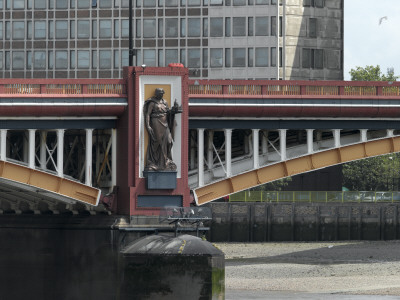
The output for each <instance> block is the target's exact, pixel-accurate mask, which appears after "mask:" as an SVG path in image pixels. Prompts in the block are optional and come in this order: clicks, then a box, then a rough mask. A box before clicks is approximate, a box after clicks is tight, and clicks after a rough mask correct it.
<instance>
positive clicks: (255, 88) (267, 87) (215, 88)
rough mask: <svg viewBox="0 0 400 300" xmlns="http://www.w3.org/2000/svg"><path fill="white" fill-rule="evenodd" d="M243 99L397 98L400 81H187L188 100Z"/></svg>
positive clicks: (399, 90)
mask: <svg viewBox="0 0 400 300" xmlns="http://www.w3.org/2000/svg"><path fill="white" fill-rule="evenodd" d="M208 95H213V96H217V97H225V96H228V95H229V96H235V95H236V96H246V97H260V96H264V97H268V96H318V97H321V96H329V97H332V96H339V97H342V96H350V97H353V96H363V97H375V96H390V97H399V95H400V82H385V81H282V80H268V81H266V80H251V81H249V80H191V81H189V97H194V96H196V97H202V96H203V97H207V96H208Z"/></svg>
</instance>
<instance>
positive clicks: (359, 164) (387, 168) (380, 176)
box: [342, 153, 400, 191]
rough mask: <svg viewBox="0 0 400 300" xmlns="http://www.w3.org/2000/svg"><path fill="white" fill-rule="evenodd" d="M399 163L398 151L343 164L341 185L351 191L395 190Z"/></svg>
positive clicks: (399, 155) (397, 181)
mask: <svg viewBox="0 0 400 300" xmlns="http://www.w3.org/2000/svg"><path fill="white" fill-rule="evenodd" d="M399 165H400V154H399V153H391V154H387V155H383V156H377V157H372V158H367V159H362V160H358V161H353V162H350V163H347V164H344V165H343V168H342V172H343V185H344V186H345V187H347V188H348V189H350V190H353V191H385V190H387V191H392V190H397V189H398V183H399V175H398V170H399Z"/></svg>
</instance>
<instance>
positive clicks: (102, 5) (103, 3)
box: [99, 0, 111, 8]
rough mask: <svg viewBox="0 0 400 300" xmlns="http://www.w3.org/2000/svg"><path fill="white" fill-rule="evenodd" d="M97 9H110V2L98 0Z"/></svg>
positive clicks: (109, 0)
mask: <svg viewBox="0 0 400 300" xmlns="http://www.w3.org/2000/svg"><path fill="white" fill-rule="evenodd" d="M99 7H100V8H110V7H111V0H99Z"/></svg>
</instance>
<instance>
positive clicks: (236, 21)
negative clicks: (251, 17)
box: [233, 17, 246, 36]
mask: <svg viewBox="0 0 400 300" xmlns="http://www.w3.org/2000/svg"><path fill="white" fill-rule="evenodd" d="M233 36H246V18H243V17H239V18H233Z"/></svg>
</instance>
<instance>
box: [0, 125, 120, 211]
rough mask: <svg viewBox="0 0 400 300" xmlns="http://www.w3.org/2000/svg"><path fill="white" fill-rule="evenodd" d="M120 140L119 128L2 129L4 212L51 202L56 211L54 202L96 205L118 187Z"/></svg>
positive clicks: (0, 155)
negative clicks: (117, 167) (117, 171)
mask: <svg viewBox="0 0 400 300" xmlns="http://www.w3.org/2000/svg"><path fill="white" fill-rule="evenodd" d="M115 140H116V130H115V129H98V130H93V129H81V130H78V129H73V130H66V129H56V130H35V129H28V130H6V129H1V130H0V210H3V211H4V210H14V211H20V210H21V209H20V208H19V207H20V205H21V203H22V205H23V204H24V203H27V209H29V210H31V211H39V209H38V206H40V205H42V204H43V203H46V204H47V205H50V206H51V207H53V209H52V210H53V211H54V210H56V211H57V210H59V209H57V208H54V207H55V205H56V204H57V202H56V203H55V202H54V200H58V201H62V202H64V203H67V204H69V205H71V204H75V203H77V202H81V203H82V204H84V205H89V206H97V205H98V203H99V198H100V194H101V191H102V190H103V191H104V192H108V191H110V190H111V189H112V188H113V187H114V186H115V181H116V178H115V177H116V176H115V171H116V170H115V160H116V149H115V144H116V141H115ZM16 195H18V196H16ZM41 202H42V204H41ZM88 209H89V210H90V208H88Z"/></svg>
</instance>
